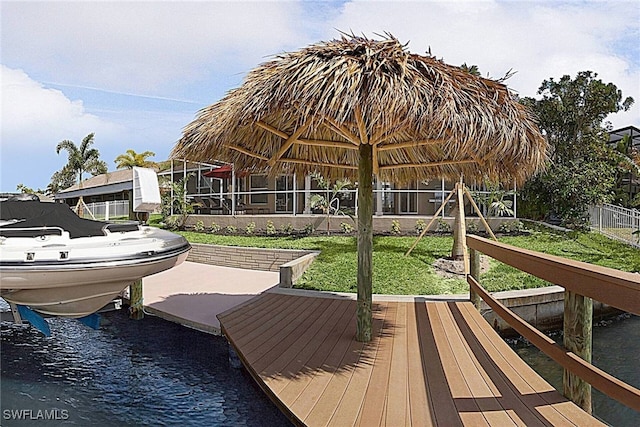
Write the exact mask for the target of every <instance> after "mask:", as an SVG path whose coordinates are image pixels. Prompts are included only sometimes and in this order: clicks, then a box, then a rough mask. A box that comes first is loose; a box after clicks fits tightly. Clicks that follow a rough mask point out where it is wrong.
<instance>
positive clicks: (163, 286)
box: [142, 262, 279, 334]
mask: <svg viewBox="0 0 640 427" xmlns="http://www.w3.org/2000/svg"><path fill="white" fill-rule="evenodd" d="M278 281H279V273H277V272H271V271H258V270H244V269H239V268H231V267H221V266H216V265H207V264H199V263H194V262H184V263H182V264H180V265H179V266H177V267H174V268H172V269H170V270H167V271H163V272H162V273H158V274H154V275H153V276H148V277H145V278H144V279H143V282H142V283H143V285H142V288H143V296H144V303H143V304H144V309H145V311H146V312H147V313H149V314H152V315H155V316H158V317H162V318H163V319H166V320H169V321H172V322H176V323H180V324H182V325H185V326H188V327H191V328H194V329H198V330H201V331H205V332H209V333H213V334H220V322H219V321H218V318H217V317H216V316H217V315H218V314H219V313H223V312H225V311H227V310H229V309H231V308H233V307H235V306H237V305H239V304H242V303H244V302H246V301H248V300H250V299H251V298H253V297H255V296H256V295H258V294H260V293H262V292H264V291H266V290H268V289H270V288H272V287H274V286H277V284H278Z"/></svg>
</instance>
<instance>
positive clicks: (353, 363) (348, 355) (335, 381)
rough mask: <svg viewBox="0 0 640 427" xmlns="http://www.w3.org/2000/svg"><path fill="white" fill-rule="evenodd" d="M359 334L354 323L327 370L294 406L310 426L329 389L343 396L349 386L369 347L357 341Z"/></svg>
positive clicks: (334, 351)
mask: <svg viewBox="0 0 640 427" xmlns="http://www.w3.org/2000/svg"><path fill="white" fill-rule="evenodd" d="M354 311H355V310H354ZM355 335H356V327H355V321H354V322H352V324H351V325H349V326H348V327H347V328H346V329H345V330H344V331H343V334H342V335H341V336H340V338H339V339H338V342H337V343H336V346H335V347H334V348H333V351H332V352H331V353H330V354H329V355H328V356H327V358H326V359H325V363H324V365H323V368H322V369H321V370H319V371H318V372H317V373H316V375H315V376H314V377H313V378H312V379H311V381H309V382H308V384H307V385H306V387H305V388H304V390H302V392H301V393H299V395H298V396H297V397H296V399H295V400H294V401H293V402H292V403H291V406H290V407H291V409H292V410H293V411H294V412H295V413H296V415H297V416H298V417H299V418H300V419H301V420H303V421H304V422H305V423H308V420H307V417H308V416H309V414H310V413H311V411H312V410H313V408H314V407H315V406H316V405H317V404H318V401H319V400H320V397H321V396H323V394H324V393H325V390H326V389H327V387H329V386H330V385H331V387H330V391H331V392H332V393H334V395H335V394H337V393H340V396H342V391H343V390H344V387H346V384H348V382H349V379H350V378H351V375H352V374H353V371H354V370H355V369H356V367H357V363H358V360H359V359H360V354H361V352H362V350H363V349H364V348H365V344H363V343H361V342H358V341H356V339H355ZM288 391H289V390H287V389H286V388H285V389H284V390H283V395H286V393H287V392H288ZM308 425H313V424H308Z"/></svg>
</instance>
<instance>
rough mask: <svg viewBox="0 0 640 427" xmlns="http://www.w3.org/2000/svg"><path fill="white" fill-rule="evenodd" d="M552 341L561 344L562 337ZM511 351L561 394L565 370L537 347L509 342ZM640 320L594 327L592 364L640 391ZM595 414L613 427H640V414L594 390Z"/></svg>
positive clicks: (555, 336)
mask: <svg viewBox="0 0 640 427" xmlns="http://www.w3.org/2000/svg"><path fill="white" fill-rule="evenodd" d="M551 338H552V339H553V340H554V341H556V342H559V343H562V334H561V333H559V332H558V333H553V334H551ZM508 342H509V344H510V345H511V347H512V348H514V349H515V350H516V352H517V353H518V354H519V355H520V357H522V358H523V359H524V360H525V361H526V362H527V363H528V364H529V366H531V367H532V368H533V369H534V370H535V371H536V372H538V374H540V376H541V377H543V378H544V379H545V380H547V382H549V383H550V384H551V385H553V386H554V387H555V388H556V389H558V390H562V368H561V367H560V365H558V364H557V363H555V362H554V361H553V360H551V359H550V358H549V357H547V356H546V355H545V354H544V353H542V352H540V351H539V350H538V349H537V348H536V347H534V346H532V345H530V344H528V343H526V342H524V341H522V340H508ZM638 356H640V317H639V316H631V315H628V314H625V315H622V316H619V317H617V318H614V319H608V320H604V321H600V322H597V323H595V324H594V326H593V350H592V363H593V365H595V366H597V367H598V368H600V369H602V370H604V371H605V372H608V373H609V374H611V375H613V376H614V377H616V378H619V379H621V380H623V381H624V382H626V383H628V384H631V385H632V386H634V387H636V388H640V363H639V362H638ZM591 398H592V404H593V414H594V415H595V416H596V417H598V418H600V419H601V420H603V421H604V422H606V423H607V424H610V425H612V426H616V427H626V426H628V427H638V426H640V412H637V411H634V410H633V409H630V408H628V407H626V406H624V405H622V404H620V403H618V402H616V401H615V400H613V399H610V398H609V397H607V396H605V395H604V394H602V393H600V392H599V391H598V390H596V389H592V396H591Z"/></svg>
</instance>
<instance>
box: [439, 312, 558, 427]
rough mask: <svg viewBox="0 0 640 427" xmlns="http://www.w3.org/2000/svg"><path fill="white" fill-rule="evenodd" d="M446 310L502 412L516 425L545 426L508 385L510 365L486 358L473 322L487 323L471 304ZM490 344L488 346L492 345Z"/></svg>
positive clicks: (518, 393)
mask: <svg viewBox="0 0 640 427" xmlns="http://www.w3.org/2000/svg"><path fill="white" fill-rule="evenodd" d="M449 307H450V309H451V313H452V319H451V320H452V321H453V322H455V323H456V324H458V325H460V328H459V329H460V331H461V333H462V339H464V341H465V342H466V343H467V345H468V348H469V351H471V353H472V354H473V355H474V358H473V360H474V363H475V364H476V369H477V370H478V373H479V374H480V377H481V378H483V379H484V381H485V382H486V383H487V385H489V386H490V387H491V388H492V390H493V392H494V396H496V399H497V401H498V403H499V405H500V406H501V407H502V408H503V409H504V411H505V413H506V414H507V415H509V417H510V418H511V419H512V420H513V422H515V423H516V424H517V425H526V426H535V425H545V423H544V419H543V418H542V417H540V416H539V415H538V414H536V412H535V411H534V410H532V409H531V408H529V407H528V406H527V405H526V404H524V402H523V401H522V399H521V397H522V393H521V392H520V391H518V390H517V389H516V388H515V387H512V386H511V385H510V384H509V380H508V377H507V375H506V373H505V372H504V371H505V370H508V368H509V366H508V365H503V364H502V363H500V362H498V361H496V360H494V359H492V358H491V357H489V354H488V350H487V349H486V348H485V346H484V345H483V344H484V343H483V342H481V341H479V340H478V339H477V338H476V337H475V335H474V334H475V333H477V332H478V331H476V329H475V328H476V327H477V325H476V320H478V319H479V320H480V321H482V322H484V323H485V324H486V321H485V320H484V319H483V318H482V317H481V316H480V314H479V313H478V311H477V310H475V308H474V307H473V306H472V305H471V304H470V303H449ZM472 310H473V311H472ZM463 311H464V312H465V313H466V314H467V315H466V316H463V315H462V312H463ZM471 314H473V315H475V318H473V317H471V316H470V315H471ZM494 335H496V337H497V334H495V333H494ZM498 339H499V340H500V341H501V342H503V343H504V341H502V338H500V337H498ZM489 344H490V345H491V343H489ZM530 391H532V390H530Z"/></svg>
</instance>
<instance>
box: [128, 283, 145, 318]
mask: <svg viewBox="0 0 640 427" xmlns="http://www.w3.org/2000/svg"><path fill="white" fill-rule="evenodd" d="M143 318H144V309H143V306H142V279H139V280H136V281H135V282H133V283H132V284H131V285H129V319H133V320H140V319H143Z"/></svg>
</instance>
